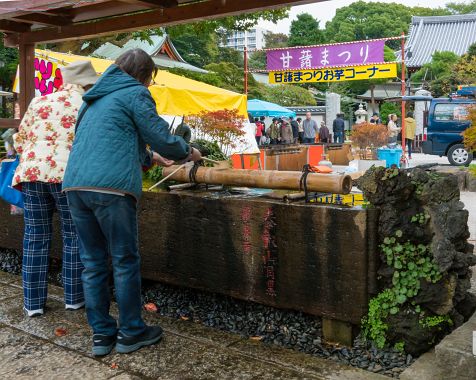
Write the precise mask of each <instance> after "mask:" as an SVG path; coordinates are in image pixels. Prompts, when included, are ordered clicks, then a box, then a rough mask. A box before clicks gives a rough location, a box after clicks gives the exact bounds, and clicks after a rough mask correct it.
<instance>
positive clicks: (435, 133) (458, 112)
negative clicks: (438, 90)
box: [418, 98, 476, 166]
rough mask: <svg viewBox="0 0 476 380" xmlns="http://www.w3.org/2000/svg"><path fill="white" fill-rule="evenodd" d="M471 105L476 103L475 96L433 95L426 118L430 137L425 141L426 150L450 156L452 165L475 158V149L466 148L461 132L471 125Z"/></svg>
mask: <svg viewBox="0 0 476 380" xmlns="http://www.w3.org/2000/svg"><path fill="white" fill-rule="evenodd" d="M418 100H421V99H418ZM471 106H476V100H475V99H471V98H434V99H431V100H430V108H429V110H428V116H427V122H426V127H427V138H426V141H424V142H423V144H422V150H423V153H425V154H433V155H438V156H440V157H442V156H446V157H448V161H449V162H450V163H451V165H466V166H467V165H469V164H470V163H471V161H473V153H474V152H468V151H467V150H466V148H465V147H464V145H463V136H462V135H461V133H462V132H463V131H464V130H465V129H466V128H469V127H470V121H469V120H467V116H468V112H469V108H470V107H471Z"/></svg>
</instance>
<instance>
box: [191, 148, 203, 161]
mask: <svg viewBox="0 0 476 380" xmlns="http://www.w3.org/2000/svg"><path fill="white" fill-rule="evenodd" d="M201 159H202V154H201V153H200V151H199V150H198V149H195V148H192V151H191V156H190V161H194V162H197V161H200V160H201Z"/></svg>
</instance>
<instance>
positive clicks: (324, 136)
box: [319, 121, 330, 144]
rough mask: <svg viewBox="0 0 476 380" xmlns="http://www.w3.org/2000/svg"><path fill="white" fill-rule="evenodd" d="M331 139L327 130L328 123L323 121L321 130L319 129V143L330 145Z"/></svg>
mask: <svg viewBox="0 0 476 380" xmlns="http://www.w3.org/2000/svg"><path fill="white" fill-rule="evenodd" d="M329 139H330V133H329V128H327V126H326V123H325V122H324V121H321V128H319V141H320V142H321V143H324V144H326V143H328V142H329Z"/></svg>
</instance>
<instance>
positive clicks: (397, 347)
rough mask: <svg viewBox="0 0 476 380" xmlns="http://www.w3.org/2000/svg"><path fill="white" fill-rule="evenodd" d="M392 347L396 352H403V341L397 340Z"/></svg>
mask: <svg viewBox="0 0 476 380" xmlns="http://www.w3.org/2000/svg"><path fill="white" fill-rule="evenodd" d="M393 348H394V349H395V350H397V351H398V352H405V342H397V343H395V345H394V346H393Z"/></svg>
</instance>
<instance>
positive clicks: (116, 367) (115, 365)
mask: <svg viewBox="0 0 476 380" xmlns="http://www.w3.org/2000/svg"><path fill="white" fill-rule="evenodd" d="M118 368H119V366H118V365H117V364H116V363H112V364H111V369H118Z"/></svg>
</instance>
